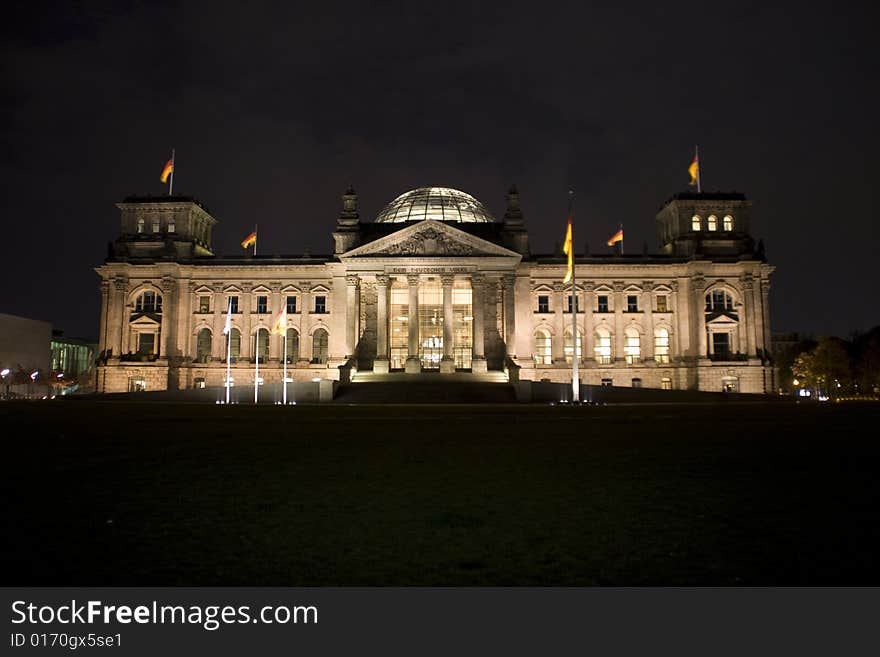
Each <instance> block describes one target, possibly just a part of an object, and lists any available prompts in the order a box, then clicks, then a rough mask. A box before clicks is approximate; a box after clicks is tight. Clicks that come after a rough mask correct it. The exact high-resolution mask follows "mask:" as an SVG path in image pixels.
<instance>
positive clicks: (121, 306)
mask: <svg viewBox="0 0 880 657" xmlns="http://www.w3.org/2000/svg"><path fill="white" fill-rule="evenodd" d="M127 293H128V280H127V279H125V278H117V279H114V280H113V282H112V285H111V288H110V307H109V308H108V310H107V321H108V323H109V329H108V338H107V345H106V348H107V349H109V350H110V351H111V352H112V353H113V357H114V358H119V357H120V356H121V355H123V354H124V353H125V351H123V349H122V347H123V336H124V335H125V330H126V329H127V328H128V327H127V324H128V318H127V317H126V313H127V311H128V300H127V299H126V295H127Z"/></svg>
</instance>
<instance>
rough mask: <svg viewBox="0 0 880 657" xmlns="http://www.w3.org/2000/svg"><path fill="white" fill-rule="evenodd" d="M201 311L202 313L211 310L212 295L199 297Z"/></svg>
mask: <svg viewBox="0 0 880 657" xmlns="http://www.w3.org/2000/svg"><path fill="white" fill-rule="evenodd" d="M199 312H200V313H209V312H211V297H208V296H201V297H199Z"/></svg>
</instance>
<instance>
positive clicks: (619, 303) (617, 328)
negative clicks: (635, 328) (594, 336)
mask: <svg viewBox="0 0 880 657" xmlns="http://www.w3.org/2000/svg"><path fill="white" fill-rule="evenodd" d="M624 339H625V335H624V332H623V281H614V347H613V349H614V353H612V354H611V357H612V358H613V359H614V362H618V361H622V360H623V359H624V353H623V345H624Z"/></svg>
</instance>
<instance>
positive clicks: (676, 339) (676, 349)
mask: <svg viewBox="0 0 880 657" xmlns="http://www.w3.org/2000/svg"><path fill="white" fill-rule="evenodd" d="M669 287H670V288H672V294H671V295H670V297H671V299H670V302H671V303H672V326H673V330H672V344H670V345H669V347H670V348H669V351H670V352H671V353H670V354H669V361H670V362H672V361H674V360H675V359H677V358H681V321H680V319H681V315H680V313H679V312H678V281H672V282H670V283H669Z"/></svg>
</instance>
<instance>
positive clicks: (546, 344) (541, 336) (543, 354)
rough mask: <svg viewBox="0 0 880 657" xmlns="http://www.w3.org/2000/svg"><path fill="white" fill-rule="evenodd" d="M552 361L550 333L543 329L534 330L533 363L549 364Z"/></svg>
mask: <svg viewBox="0 0 880 657" xmlns="http://www.w3.org/2000/svg"><path fill="white" fill-rule="evenodd" d="M552 362H553V357H552V351H551V345H550V334H549V333H548V332H547V331H545V330H544V329H538V330H537V331H535V363H536V364H537V365H550V364H551V363H552Z"/></svg>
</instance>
